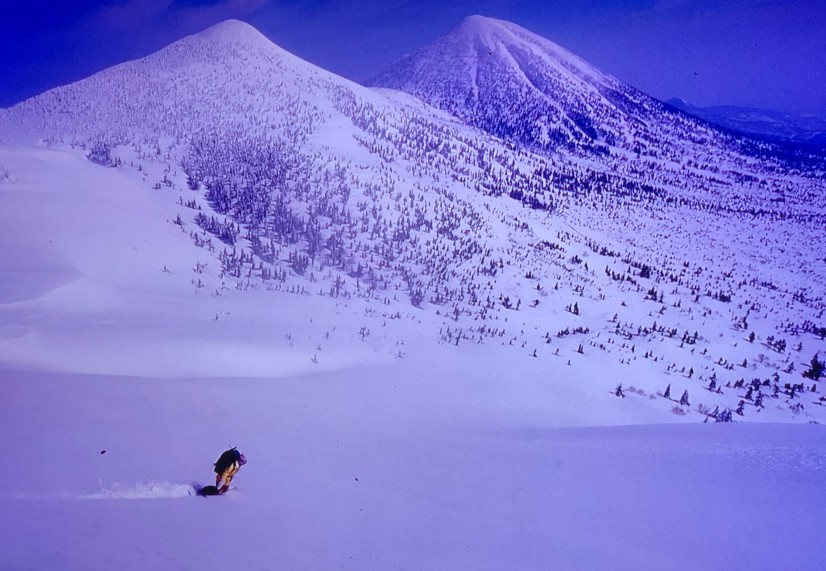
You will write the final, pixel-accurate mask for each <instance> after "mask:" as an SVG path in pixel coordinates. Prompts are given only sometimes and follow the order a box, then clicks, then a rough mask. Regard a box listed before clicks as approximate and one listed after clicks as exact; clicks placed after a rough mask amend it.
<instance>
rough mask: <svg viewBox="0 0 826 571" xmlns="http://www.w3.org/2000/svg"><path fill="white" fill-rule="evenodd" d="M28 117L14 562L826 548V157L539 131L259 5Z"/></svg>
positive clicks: (3, 176) (459, 558) (697, 554)
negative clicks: (324, 65)
mask: <svg viewBox="0 0 826 571" xmlns="http://www.w3.org/2000/svg"><path fill="white" fill-rule="evenodd" d="M583 65H584V64H583ZM582 70H584V71H582ZM582 70H581V71H582V73H585V72H586V71H587V68H585V67H583V68H582ZM588 73H591V72H588ZM595 73H596V72H594V74H595ZM0 139H2V140H3V141H4V143H3V144H0V228H2V229H3V230H2V231H0V275H2V277H3V279H2V280H0V388H2V390H3V398H2V399H0V433H2V434H3V435H4V438H3V439H2V442H0V456H2V457H3V458H16V459H17V460H18V461H17V462H4V463H2V464H0V478H2V481H3V482H4V490H3V491H2V492H0V530H2V537H3V539H4V549H0V568H3V569H4V568H11V569H19V568H24V569H25V568H33V569H42V568H61V569H70V570H74V569H78V570H79V569H89V568H98V567H107V568H118V569H133V568H138V567H140V568H141V569H144V568H146V567H147V566H149V567H153V568H159V569H192V568H201V567H205V566H210V565H219V566H236V567H241V568H261V569H267V568H289V569H326V568H345V569H388V568H394V567H401V568H417V569H446V568H450V569H462V568H468V569H512V568H539V569H545V568H564V569H594V568H613V569H664V568H669V569H672V568H673V569H678V568H688V569H692V568H700V567H710V566H715V565H717V566H719V565H720V564H721V562H723V561H732V560H733V561H737V562H738V564H739V565H740V566H741V567H743V568H759V567H760V566H761V565H766V566H768V567H773V568H774V567H781V566H784V565H785V566H787V567H793V568H796V569H821V568H822V567H823V566H824V565H823V563H824V562H823V555H822V553H821V552H820V551H818V550H814V549H808V550H805V549H799V550H792V551H791V552H790V551H789V550H788V549H787V548H786V546H787V545H789V544H792V543H793V542H795V541H802V542H804V543H814V542H816V540H817V538H818V537H819V536H820V535H822V533H823V531H824V529H823V518H820V517H818V516H819V513H820V512H822V506H823V505H824V502H825V501H826V500H824V493H823V490H822V486H820V485H819V484H820V482H822V479H823V478H822V476H823V470H824V459H823V454H822V452H821V450H822V449H823V447H822V445H821V443H822V440H823V434H822V430H821V429H822V427H821V426H814V425H813V424H816V423H821V422H823V420H824V417H825V416H826V407H824V406H823V404H822V403H823V402H826V401H824V400H823V399H824V397H823V388H822V380H819V381H818V380H815V379H813V378H812V377H814V376H816V375H815V374H814V372H813V371H814V370H815V369H816V367H817V365H816V364H817V363H819V362H820V361H818V360H817V359H818V358H819V359H820V360H821V361H822V360H823V356H824V355H826V339H825V338H826V328H825V327H826V323H825V322H824V311H826V301H824V298H825V297H826V292H824V285H823V284H824V283H826V266H824V263H823V262H822V261H821V260H824V259H826V247H824V242H823V236H822V233H823V232H822V228H823V219H824V201H826V193H824V182H823V179H822V178H821V173H819V172H818V171H816V170H814V169H812V168H801V164H800V163H797V164H790V163H788V162H784V161H781V160H779V159H778V158H776V157H775V158H767V159H765V160H763V159H758V158H756V157H755V156H754V155H741V154H738V153H737V152H735V151H733V150H731V149H722V150H721V148H719V147H716V146H714V145H713V144H712V142H708V144H707V145H705V146H704V147H703V148H702V154H698V153H700V152H701V151H700V150H698V149H700V148H701V147H699V146H686V145H684V144H683V141H682V140H681V139H674V140H671V141H665V140H663V141H661V142H662V146H661V148H658V149H653V148H652V149H649V150H648V151H645V152H641V153H640V156H637V154H636V153H634V152H633V151H632V152H625V151H622V149H621V148H619V147H616V148H613V150H612V151H611V154H610V155H609V158H610V161H609V160H608V159H605V157H601V156H600V155H598V154H597V155H591V154H588V153H587V152H581V151H582V149H578V150H576V152H574V153H569V152H567V151H564V150H559V151H557V152H554V153H550V154H549V153H548V152H546V151H544V150H543V151H542V152H537V151H536V149H531V148H528V147H518V146H515V145H513V144H510V143H508V142H503V141H502V140H501V139H499V138H497V137H494V136H491V135H490V134H489V133H487V132H485V131H483V130H480V129H478V128H476V127H473V126H470V125H465V124H463V123H462V122H461V121H459V120H458V119H457V118H456V117H455V116H454V115H452V114H450V113H448V112H446V111H444V110H437V109H435V108H433V107H431V106H430V105H428V104H427V103H426V102H423V101H421V100H420V99H417V98H414V97H413V96H411V95H409V94H406V93H402V92H399V91H394V90H387V89H375V90H372V89H367V88H364V87H361V86H358V85H355V84H353V83H351V82H348V81H346V80H344V79H342V78H338V77H336V76H334V75H332V74H329V73H327V72H325V71H324V70H320V69H318V68H315V67H314V66H312V65H310V64H308V63H306V62H303V61H301V60H299V59H297V58H295V57H294V56H292V55H290V54H288V53H286V52H284V51H283V50H281V49H280V48H278V47H277V46H274V45H273V44H271V43H270V42H269V41H267V40H266V39H265V38H263V37H262V36H261V35H260V34H258V32H257V31H255V30H254V29H252V28H250V27H249V26H247V25H245V24H242V23H240V22H226V23H224V24H221V25H219V26H217V27H215V28H212V29H210V30H208V31H206V32H204V33H202V34H198V35H195V36H191V37H189V38H185V39H183V40H181V41H180V42H178V43H176V44H173V45H172V46H170V47H168V48H167V49H165V50H162V51H161V52H159V53H157V54H155V55H152V56H150V57H148V58H144V59H143V60H139V61H136V62H128V63H125V64H123V65H121V66H117V67H115V68H112V69H109V70H106V71H104V72H102V73H100V74H97V75H95V76H93V77H91V78H88V79H87V80H84V81H81V82H78V83H75V84H72V85H69V86H65V87H62V88H59V89H56V90H53V91H50V92H47V93H44V94H42V95H40V96H38V97H36V98H33V99H31V100H29V101H26V102H24V103H22V104H20V105H18V106H16V107H14V108H11V109H7V110H0ZM683 149H688V151H686V152H685V153H683V154H681V150H683ZM660 151H662V152H660ZM666 151H667V152H666ZM689 151H690V152H689ZM804 372H807V373H809V376H808V377H804V376H803V375H802V373H804ZM715 420H717V421H721V422H720V423H719V424H717V423H715V422H714V421H715ZM728 420H735V421H737V424H736V425H732V424H729V423H727V422H723V421H728ZM706 422H707V423H708V424H706V425H704V426H699V424H701V423H706ZM757 422H763V423H769V422H771V423H777V424H773V425H771V426H769V425H765V426H764V425H759V426H758V425H757V424H756V423H757ZM662 423H671V424H675V425H676V426H662ZM781 423H782V424H781ZM786 423H797V424H796V425H791V424H786ZM678 424H681V425H682V426H679V425H678ZM618 425H645V426H622V427H621V426H618ZM582 427H588V428H582ZM227 445H237V446H239V447H240V448H241V449H242V450H244V451H245V452H246V454H247V456H248V458H249V459H250V463H249V464H248V465H247V466H245V467H244V469H243V470H242V471H241V473H240V474H239V476H238V477H237V478H236V481H235V482H236V484H237V486H238V488H239V489H238V490H237V491H235V492H232V493H231V494H230V495H228V496H226V497H224V498H210V499H200V498H190V497H189V495H188V493H189V491H190V490H191V486H190V485H191V484H192V483H194V482H197V483H200V484H204V483H208V482H209V481H210V480H211V479H212V478H213V477H214V476H213V474H212V473H211V464H212V462H213V461H214V460H215V458H216V457H217V454H218V453H220V451H221V450H222V449H223V448H224V447H225V446H227ZM606 474H610V478H609V479H608V480H606V479H605V478H606ZM778 482H782V483H783V484H781V485H778ZM189 502H192V503H189ZM778 521H784V522H786V521H788V522H791V523H789V524H788V525H781V526H778V524H777V523H776V522H778ZM768 535H771V536H772V538H773V541H772V542H770V545H767V546H762V547H761V548H760V549H759V550H756V549H755V548H754V539H753V538H754V537H765V536H768ZM9 546H10V547H9ZM537 546H542V548H541V549H539V548H537Z"/></svg>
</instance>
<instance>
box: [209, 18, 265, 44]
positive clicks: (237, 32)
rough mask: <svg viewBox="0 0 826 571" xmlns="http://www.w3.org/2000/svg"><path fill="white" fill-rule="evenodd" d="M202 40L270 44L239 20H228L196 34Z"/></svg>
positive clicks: (255, 30)
mask: <svg viewBox="0 0 826 571" xmlns="http://www.w3.org/2000/svg"><path fill="white" fill-rule="evenodd" d="M196 36H197V37H199V38H201V39H204V40H212V41H216V42H219V43H242V44H259V45H260V44H262V43H266V44H272V42H271V41H270V40H269V39H267V38H266V37H265V36H264V35H263V34H262V33H261V32H259V31H258V30H257V29H255V28H254V27H252V26H251V25H249V24H247V23H246V22H242V21H241V20H235V19H229V20H224V21H223V22H219V23H217V24H215V25H214V26H211V27H209V28H207V29H206V30H204V31H203V32H200V33H198V34H196Z"/></svg>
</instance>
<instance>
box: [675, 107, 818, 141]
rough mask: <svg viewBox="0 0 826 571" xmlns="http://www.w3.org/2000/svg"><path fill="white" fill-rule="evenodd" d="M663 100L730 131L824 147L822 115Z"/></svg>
mask: <svg viewBox="0 0 826 571" xmlns="http://www.w3.org/2000/svg"><path fill="white" fill-rule="evenodd" d="M666 103H668V104H669V105H671V106H672V107H674V108H676V109H679V110H681V111H685V112H686V113H689V114H691V115H694V116H695V117H699V118H700V119H704V120H706V121H708V122H709V123H713V124H715V125H719V126H720V127H724V128H726V129H730V130H732V131H737V132H740V133H745V134H748V135H756V136H759V137H766V138H769V139H775V140H778V141H789V142H795V143H805V144H811V145H816V146H826V118H824V117H817V116H814V115H796V114H793V113H782V112H780V111H771V110H768V109H755V108H753V107H738V106H736V105H719V106H714V107H696V106H694V105H692V104H690V103H688V102H687V101H685V100H683V99H680V98H678V97H674V98H672V99H669V100H668V101H666Z"/></svg>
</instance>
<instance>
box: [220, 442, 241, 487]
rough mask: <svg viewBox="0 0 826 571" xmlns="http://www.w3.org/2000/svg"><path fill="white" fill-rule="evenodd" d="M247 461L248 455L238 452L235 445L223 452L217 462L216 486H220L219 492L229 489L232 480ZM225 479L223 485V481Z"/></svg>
mask: <svg viewBox="0 0 826 571" xmlns="http://www.w3.org/2000/svg"><path fill="white" fill-rule="evenodd" d="M246 463H247V457H246V456H244V455H243V454H241V453H240V452H238V450H236V449H235V447H232V448H230V449H229V450H225V451H224V453H223V454H221V456H220V457H219V458H218V461H217V462H215V487H216V488H218V494H224V493H226V491H227V490H229V485H230V482H232V479H233V478H234V477H235V474H237V473H238V470H240V469H241V466H243V465H244V464H246ZM222 481H223V485H222V484H221V482H222Z"/></svg>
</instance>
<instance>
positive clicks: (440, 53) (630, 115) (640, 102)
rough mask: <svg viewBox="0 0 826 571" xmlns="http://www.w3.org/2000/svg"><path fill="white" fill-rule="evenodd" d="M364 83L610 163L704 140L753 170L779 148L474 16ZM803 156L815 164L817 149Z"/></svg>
mask: <svg viewBox="0 0 826 571" xmlns="http://www.w3.org/2000/svg"><path fill="white" fill-rule="evenodd" d="M368 83H369V85H373V86H380V87H387V88H393V89H399V90H402V91H405V92H408V93H411V94H413V95H415V96H417V97H419V98H420V99H422V100H423V101H426V102H427V103H429V104H431V105H433V106H435V107H438V108H439V109H444V110H446V111H448V112H450V113H452V114H453V115H455V116H456V117H458V118H460V119H461V120H462V121H464V122H466V123H469V124H471V125H474V126H476V127H479V128H480V129H482V130H484V131H486V132H488V133H491V134H493V135H495V136H497V137H500V138H502V139H505V140H507V141H510V142H513V143H514V144H516V145H519V146H525V147H528V148H532V149H537V150H541V151H544V152H552V151H554V150H556V149H566V150H568V151H571V152H577V153H584V154H585V155H586V156H592V157H593V158H595V159H597V160H602V161H603V162H605V164H606V165H607V166H608V167H609V168H610V169H612V170H614V169H616V168H617V166H618V165H621V164H624V163H627V162H629V161H628V156H629V155H630V156H632V157H633V156H636V157H637V158H639V157H647V158H662V159H666V161H672V162H677V163H681V162H685V161H692V162H698V161H702V160H703V157H704V156H705V155H706V154H707V153H706V149H708V148H709V147H711V148H712V149H714V151H715V153H723V154H724V156H725V157H726V162H728V160H729V159H730V158H731V157H734V156H738V157H740V160H742V156H743V154H744V153H745V154H746V155H752V154H757V155H759V159H760V160H758V161H749V166H748V168H749V169H751V170H755V169H756V168H757V167H758V166H759V165H760V163H761V162H762V161H764V160H765V159H766V156H767V155H778V154H781V155H782V154H783V153H784V152H785V151H784V150H783V149H781V148H774V147H772V146H771V145H766V144H765V143H764V144H762V145H761V144H759V143H757V142H755V141H751V140H749V139H747V138H742V137H737V136H734V135H733V134H729V133H724V132H721V131H720V130H718V129H715V128H713V127H712V126H711V125H708V124H706V123H705V122H701V121H696V120H694V119H693V118H692V117H690V116H688V115H685V114H683V113H676V112H674V109H673V108H672V107H671V106H669V105H666V104H664V103H662V102H660V101H658V100H656V99H654V98H652V97H650V96H648V95H646V94H644V93H642V92H640V91H639V90H637V89H634V88H633V87H631V86H629V85H627V84H624V83H622V82H620V81H618V80H617V79H615V78H613V77H611V76H608V75H606V74H604V73H602V72H600V71H599V70H598V69H596V68H595V67H593V66H592V65H590V64H588V63H587V62H585V61H583V60H582V59H581V58H579V57H577V56H576V55H574V54H572V53H570V52H568V51H567V50H565V49H563V48H562V47H560V46H558V45H556V44H554V43H553V42H551V41H550V40H548V39H546V38H543V37H541V36H538V35H536V34H534V33H532V32H530V31H528V30H526V29H524V28H521V27H519V26H517V25H515V24H513V23H510V22H505V21H502V20H496V19H493V18H486V17H482V16H471V17H468V18H466V19H465V20H463V21H462V22H461V23H460V24H459V25H458V26H456V27H455V28H454V29H452V30H451V31H450V32H448V33H447V34H445V35H444V36H442V37H441V38H439V39H437V40H436V41H434V42H433V43H432V44H430V45H428V46H425V47H423V48H421V49H419V50H418V51H416V52H414V53H412V54H410V55H408V56H406V57H405V58H403V59H402V60H400V61H398V62H397V63H396V64H394V65H393V66H392V67H391V68H389V69H388V70H386V71H385V72H383V73H381V74H380V75H378V76H376V77H375V78H373V79H372V80H370V81H369V82H368ZM729 151H730V152H729ZM611 157H614V158H616V159H617V160H611ZM807 160H813V161H815V163H816V164H818V165H819V167H818V168H819V169H820V170H821V171H822V169H823V163H824V158H823V156H815V157H808V156H807Z"/></svg>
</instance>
